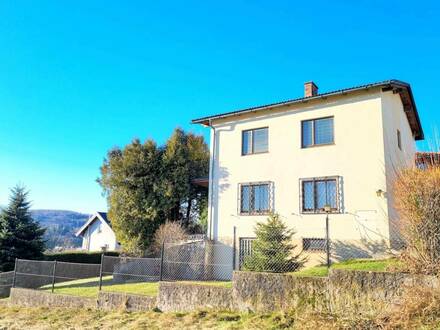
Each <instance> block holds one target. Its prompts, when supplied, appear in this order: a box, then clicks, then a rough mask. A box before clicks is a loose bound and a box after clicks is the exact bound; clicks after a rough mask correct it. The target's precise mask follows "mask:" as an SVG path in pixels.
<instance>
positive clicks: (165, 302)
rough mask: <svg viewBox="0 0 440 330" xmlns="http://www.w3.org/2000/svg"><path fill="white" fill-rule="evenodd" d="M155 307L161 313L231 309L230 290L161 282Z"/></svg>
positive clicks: (210, 286) (211, 286) (209, 286)
mask: <svg viewBox="0 0 440 330" xmlns="http://www.w3.org/2000/svg"><path fill="white" fill-rule="evenodd" d="M157 307H158V308H159V309H160V310H161V311H163V312H184V311H192V310H197V309H221V310H229V309H233V304H232V290H231V289H230V288H224V287H219V286H213V285H198V284H189V283H172V282H161V283H160V287H159V296H158V304H157Z"/></svg>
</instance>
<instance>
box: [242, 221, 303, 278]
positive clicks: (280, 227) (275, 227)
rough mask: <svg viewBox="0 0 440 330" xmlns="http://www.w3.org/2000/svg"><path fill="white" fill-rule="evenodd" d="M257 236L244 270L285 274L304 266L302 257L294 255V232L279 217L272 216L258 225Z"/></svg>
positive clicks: (245, 261) (256, 228)
mask: <svg viewBox="0 0 440 330" xmlns="http://www.w3.org/2000/svg"><path fill="white" fill-rule="evenodd" d="M255 234H256V240H255V241H254V242H253V243H252V254H251V255H250V256H248V257H246V258H245V260H244V265H243V268H244V270H250V271H258V272H274V273H283V272H292V271H295V270H298V269H299V268H301V267H302V265H303V264H304V261H305V260H304V259H302V258H300V255H294V254H293V250H294V249H295V248H296V246H295V245H294V244H292V237H293V235H294V234H295V232H294V230H293V229H288V228H287V226H286V225H285V224H284V223H283V222H282V221H281V219H280V217H279V215H277V214H272V215H270V216H269V218H268V219H267V222H265V223H263V222H259V223H257V225H256V227H255Z"/></svg>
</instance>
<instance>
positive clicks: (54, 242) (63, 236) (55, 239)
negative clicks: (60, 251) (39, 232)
mask: <svg viewBox="0 0 440 330" xmlns="http://www.w3.org/2000/svg"><path fill="white" fill-rule="evenodd" d="M32 216H33V218H34V219H35V220H37V221H38V222H39V223H40V224H41V226H42V227H44V228H46V233H45V235H44V238H45V239H46V241H47V244H46V247H47V249H53V248H55V247H63V248H75V247H79V246H81V238H78V237H75V232H76V231H77V230H78V229H79V228H80V227H81V226H82V225H83V224H84V223H85V221H86V220H87V219H88V217H89V215H88V214H83V213H78V212H74V211H65V210H33V211H32Z"/></svg>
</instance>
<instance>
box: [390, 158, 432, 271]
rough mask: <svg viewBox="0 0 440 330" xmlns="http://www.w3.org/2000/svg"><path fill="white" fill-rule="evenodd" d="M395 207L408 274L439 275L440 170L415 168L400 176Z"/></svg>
mask: <svg viewBox="0 0 440 330" xmlns="http://www.w3.org/2000/svg"><path fill="white" fill-rule="evenodd" d="M394 198H395V206H396V209H397V211H398V212H399V216H400V221H399V223H400V231H401V234H402V236H403V238H404V240H405V244H406V248H405V251H404V252H403V253H402V256H401V258H402V261H403V263H404V265H406V267H407V270H408V271H412V272H417V273H425V274H439V273H440V168H438V167H428V168H427V169H425V170H421V169H417V168H412V169H406V170H403V171H401V172H400V173H399V175H398V178H397V180H396V182H395V185H394Z"/></svg>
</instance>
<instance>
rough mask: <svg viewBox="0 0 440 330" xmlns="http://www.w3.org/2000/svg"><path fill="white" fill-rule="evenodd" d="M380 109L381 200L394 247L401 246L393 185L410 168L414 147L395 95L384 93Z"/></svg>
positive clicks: (410, 133)
mask: <svg viewBox="0 0 440 330" xmlns="http://www.w3.org/2000/svg"><path fill="white" fill-rule="evenodd" d="M382 109H383V111H382V118H383V123H384V124H383V127H384V150H385V170H386V178H387V182H386V193H385V198H386V199H387V200H388V214H389V220H390V221H389V232H390V238H391V241H392V243H393V245H394V246H395V247H396V248H397V247H399V246H400V245H401V239H400V235H399V221H398V215H397V213H396V211H395V210H394V208H393V199H394V196H393V193H392V192H393V184H394V179H395V178H396V174H397V172H398V171H399V170H401V169H402V168H405V167H411V166H414V160H415V153H416V145H415V141H414V137H413V134H412V131H411V128H410V126H409V123H408V119H407V118H406V115H405V112H404V109H403V106H402V102H401V100H400V96H399V94H393V93H392V92H387V93H384V95H383V97H382ZM397 130H399V131H400V135H401V145H402V150H400V149H399V147H398V144H397Z"/></svg>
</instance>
